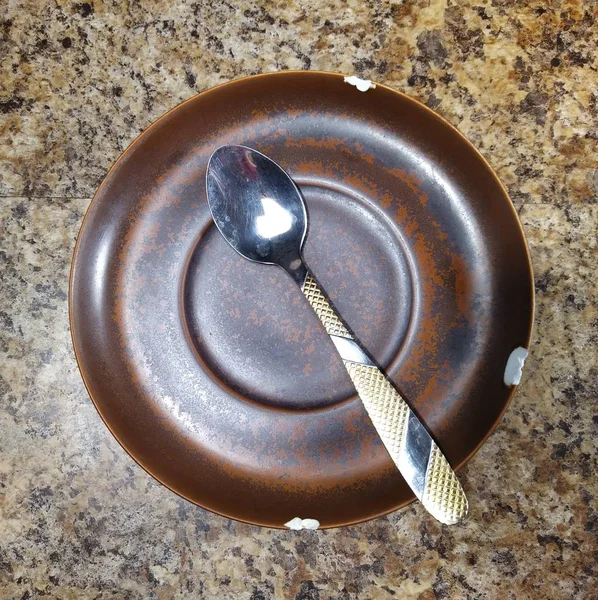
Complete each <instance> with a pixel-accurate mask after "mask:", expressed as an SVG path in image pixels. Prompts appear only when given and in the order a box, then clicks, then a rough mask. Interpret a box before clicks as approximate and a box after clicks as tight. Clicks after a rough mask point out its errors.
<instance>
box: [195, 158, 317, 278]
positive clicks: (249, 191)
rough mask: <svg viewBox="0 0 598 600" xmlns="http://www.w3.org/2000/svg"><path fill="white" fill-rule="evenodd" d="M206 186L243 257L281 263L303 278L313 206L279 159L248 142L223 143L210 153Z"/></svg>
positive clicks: (218, 222) (215, 211) (229, 238)
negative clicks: (307, 204)
mask: <svg viewBox="0 0 598 600" xmlns="http://www.w3.org/2000/svg"><path fill="white" fill-rule="evenodd" d="M206 188H207V195H208V201H209V203H210V210H211V211H212V217H213V218H214V222H215V223H216V226H217V227H218V229H219V231H220V233H221V234H222V235H223V236H224V238H225V239H226V240H227V241H228V243H229V244H230V245H231V246H232V247H233V248H234V249H235V250H236V251H237V252H238V253H239V254H240V255H241V256H243V257H245V258H247V259H249V260H252V261H254V262H259V263H264V264H275V265H278V266H280V267H282V268H283V269H285V270H286V271H287V272H288V273H289V274H290V275H291V276H292V277H293V278H294V279H295V280H296V281H298V282H303V280H304V279H305V269H304V268H303V261H302V259H301V249H302V247H303V242H304V240H305V236H306V233H307V211H306V208H305V202H304V201H303V197H302V196H301V192H300V191H299V188H298V187H297V186H296V185H295V182H294V181H293V180H292V179H291V178H290V177H289V176H288V175H287V173H286V172H285V171H284V170H283V169H281V168H280V167H279V166H278V164H276V163H275V162H274V161H273V160H271V159H269V158H268V157H267V156H264V155H263V154H262V153H261V152H258V151H257V150H254V149H252V148H247V147H246V146H221V147H220V148H218V149H217V150H216V151H215V152H214V153H213V154H212V156H211V157H210V161H209V163H208V169H207V174H206Z"/></svg>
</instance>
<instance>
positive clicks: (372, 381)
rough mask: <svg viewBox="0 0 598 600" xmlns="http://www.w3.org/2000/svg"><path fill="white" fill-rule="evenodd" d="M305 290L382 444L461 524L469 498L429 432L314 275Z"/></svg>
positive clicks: (427, 496) (427, 499)
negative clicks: (347, 323) (346, 324)
mask: <svg viewBox="0 0 598 600" xmlns="http://www.w3.org/2000/svg"><path fill="white" fill-rule="evenodd" d="M301 291H302V292H303V295H304V296H305V298H306V299H307V301H308V302H309V303H310V305H311V307H312V308H313V309H314V311H315V312H316V314H317V315H318V317H319V318H320V321H321V322H322V324H323V325H324V327H325V328H326V331H327V332H328V334H329V335H330V337H331V339H332V341H333V342H334V345H335V346H336V349H337V350H338V352H339V354H340V356H341V358H342V359H343V362H344V364H345V368H346V369H347V372H348V373H349V377H351V380H352V381H353V385H354V386H355V389H356V390H357V393H358V394H359V397H360V398H361V401H362V402H363V405H364V406H365V409H366V411H367V413H368V415H369V417H370V419H371V421H372V423H373V424H374V427H375V428H376V431H377V432H378V435H379V436H380V439H381V440H382V442H383V443H384V446H385V447H386V449H387V450H388V453H389V454H390V457H391V458H392V460H393V462H394V463H395V465H396V466H397V468H398V469H399V471H400V473H401V475H403V477H404V478H405V481H406V482H407V484H408V485H409V487H410V488H411V490H412V491H413V493H414V494H415V495H416V496H417V498H418V499H419V501H420V502H421V503H422V504H423V505H424V507H425V508H426V509H427V510H428V512H429V513H430V514H431V515H432V516H433V517H435V518H436V519H438V520H439V521H440V522H441V523H446V524H448V525H451V524H453V523H457V522H459V521H460V520H461V519H463V518H464V517H465V515H466V514H467V509H468V503H467V498H466V497H465V493H464V492H463V488H462V487H461V484H460V483H459V480H458V479H457V476H456V475H455V473H454V471H453V469H452V468H451V466H450V464H449V463H448V461H447V460H446V458H445V457H444V454H443V453H442V452H441V451H440V449H439V448H438V446H437V445H436V443H435V442H434V440H433V439H432V437H431V436H430V434H429V433H428V430H427V429H426V428H425V427H424V426H423V424H422V423H421V421H420V420H419V419H418V418H417V416H416V415H415V413H414V412H413V411H412V410H411V409H410V408H409V406H408V404H407V403H406V402H405V400H404V399H403V398H402V397H401V395H400V394H399V392H398V391H397V390H396V388H395V387H394V386H393V385H392V383H391V382H390V380H389V379H388V378H387V377H386V376H385V375H384V373H383V372H382V371H381V370H380V369H379V368H378V367H377V366H376V364H375V363H374V361H373V360H372V359H371V358H370V357H369V356H368V355H367V353H366V352H365V351H364V350H363V349H362V348H361V346H360V345H359V344H358V343H357V342H356V341H355V339H354V337H353V336H352V335H351V334H350V333H349V331H348V330H347V327H346V326H345V324H344V323H343V321H342V320H341V318H340V317H339V315H338V314H337V313H336V312H335V310H334V308H333V307H332V306H331V304H330V303H329V301H328V300H327V298H326V296H325V295H324V293H323V292H322V290H321V289H320V287H319V286H318V283H317V282H316V280H315V278H314V277H313V275H312V274H311V273H309V271H308V272H307V276H306V278H305V281H304V283H303V285H302V286H301Z"/></svg>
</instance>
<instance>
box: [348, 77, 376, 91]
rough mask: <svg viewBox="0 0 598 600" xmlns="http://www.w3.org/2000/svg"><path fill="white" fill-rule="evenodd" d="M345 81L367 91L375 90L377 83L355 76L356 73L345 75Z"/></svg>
mask: <svg viewBox="0 0 598 600" xmlns="http://www.w3.org/2000/svg"><path fill="white" fill-rule="evenodd" d="M345 83H348V84H349V85H354V86H355V87H356V88H357V89H358V90H359V91H360V92H367V91H368V90H373V89H375V88H376V84H375V83H374V82H372V81H370V80H369V79H360V78H359V77H355V75H351V77H345Z"/></svg>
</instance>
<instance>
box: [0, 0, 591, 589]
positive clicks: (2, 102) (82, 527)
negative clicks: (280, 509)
mask: <svg viewBox="0 0 598 600" xmlns="http://www.w3.org/2000/svg"><path fill="white" fill-rule="evenodd" d="M597 19H598V5H597V4H596V3H595V2H593V1H592V2H581V1H575V0H567V1H565V2H556V1H554V0H548V1H544V2H536V1H531V2H524V1H520V2H517V1H514V0H493V1H491V2H489V1H486V0H479V2H472V1H464V2H449V1H448V0H447V1H441V0H430V1H422V2H413V1H410V0H406V1H403V2H383V1H379V2H377V1H372V0H370V1H359V0H347V1H341V0H323V1H322V2H304V3H299V2H295V1H294V0H288V1H265V2H261V3H260V2H245V1H242V2H237V3H235V2H232V0H230V1H224V0H212V1H210V2H207V1H206V2H201V1H195V2H192V1H185V0H172V1H169V2H166V1H156V2H134V1H132V0H130V1H127V0H123V1H121V2H119V1H116V0H114V1H113V2H101V1H90V2H83V3H76V2H67V1H64V0H30V1H17V0H3V2H1V3H0V222H1V229H0V377H1V378H0V598H2V599H13V598H14V599H22V600H26V599H29V598H61V599H66V598H73V599H74V598H77V599H79V598H80V599H85V600H87V599H89V600H91V599H108V598H110V599H122V600H125V599H131V600H132V599H138V598H139V599H142V598H143V599H147V598H160V599H162V598H164V599H167V598H168V599H170V598H200V599H204V598H205V599H218V600H227V599H240V600H270V599H274V598H276V599H281V598H291V599H293V600H333V599H334V600H353V599H360V600H361V599H375V600H377V599H391V598H397V599H401V600H403V599H406V600H410V599H413V600H433V599H452V598H457V599H471V600H474V599H515V598H517V599H518V600H519V599H522V598H538V599H547V598H548V599H552V600H559V599H567V600H569V599H571V598H587V599H591V598H596V597H598V577H597V574H596V570H597V567H596V564H597V563H598V543H597V541H596V540H597V535H598V516H597V512H596V511H597V510H598V508H597V496H598V464H597V462H598V461H597V440H598V360H597V359H598V350H597V343H598V314H597V311H596V300H597V296H598V293H597V283H598V274H597V269H596V263H597V259H596V256H597V245H598V244H597V229H598V207H597V201H598V171H597V158H598V151H597V139H598V107H597V95H598V73H597V68H598V61H597V58H596V56H597V53H596V46H597V42H598V23H597V22H596V21H597ZM281 69H320V70H330V71H339V72H343V73H347V74H357V75H360V76H362V77H365V78H370V79H374V80H376V81H379V82H382V83H385V84H388V85H390V86H393V87H395V88H396V89H398V90H401V91H403V92H406V93H408V94H410V95H412V96H414V97H415V98H418V99H420V100H421V101H423V102H424V103H426V104H428V105H429V106H430V107H432V108H433V109H434V110H436V111H437V112H439V113H440V114H441V115H443V116H444V117H446V118H447V119H448V120H449V121H450V122H451V123H453V124H454V125H456V126H457V127H458V128H459V129H460V130H461V131H462V132H463V133H464V134H465V135H466V136H467V137H468V138H469V139H470V140H472V141H473V143H474V144H475V145H476V146H477V147H478V148H479V149H480V150H481V151H482V153H483V154H484V155H485V157H486V158H487V159H488V160H489V162H490V164H491V165H492V166H493V167H494V169H495V170H496V171H497V173H498V175H499V177H500V178H501V179H502V180H503V182H504V183H505V184H506V186H507V187H508V189H509V192H510V194H511V197H512V199H513V202H514V203H515V205H516V207H517V210H518V213H519V217H520V219H521V221H522V223H523V226H524V228H525V231H526V234H527V236H528V240H529V244H530V248H531V252H532V259H533V263H534V268H535V277H536V293H537V312H536V323H535V331H534V340H533V346H532V353H531V357H530V359H529V360H528V362H527V364H526V368H525V372H524V378H523V381H522V384H521V386H520V390H519V392H518V394H517V396H516V398H515V400H514V402H513V403H512V405H511V407H510V409H509V411H508V412H507V415H506V417H505V419H504V421H503V422H502V424H501V425H500V426H499V428H498V429H497V431H496V433H495V434H494V435H493V436H492V437H491V438H490V440H489V441H488V442H487V443H486V444H485V446H484V447H483V448H482V450H481V451H480V452H479V453H478V454H477V455H476V456H475V458H474V459H473V460H472V461H471V462H470V463H469V465H468V466H467V467H466V468H464V469H463V470H462V471H461V475H460V477H461V479H462V481H463V484H464V487H465V489H466V491H467V494H468V496H469V498H470V502H471V516H470V518H469V520H468V521H467V522H466V523H464V524H462V525H459V526H458V527H453V528H447V527H442V526H440V525H439V524H437V523H436V522H434V521H432V520H431V519H430V518H428V517H427V515H426V514H425V513H424V511H423V510H422V508H421V507H420V506H418V505H414V506H411V507H409V508H407V509H405V510H402V511H399V512H396V513H394V514H391V515H389V516H388V517H385V518H381V519H377V520H375V521H371V522H368V523H364V524H362V525H359V526H356V527H351V528H345V529H337V530H329V531H321V532H302V533H300V534H297V533H293V532H284V531H271V530H265V529H259V528H256V527H251V526H248V525H242V524H239V523H236V522H233V521H229V520H227V519H224V518H222V517H218V516H215V515H212V514H210V513H208V512H206V511H204V510H202V509H199V508H196V507H194V506H193V505H190V504H188V503H187V502H185V501H183V500H181V499H179V498H178V497H177V496H175V495H174V494H172V493H171V492H169V491H168V490H166V489H165V488H163V487H161V486H160V485H159V484H157V483H156V482H155V481H154V480H153V479H152V478H150V477H149V476H148V475H146V474H145V472H143V471H142V470H141V469H140V468H139V467H137V465H136V464H135V463H134V462H133V460H132V459H131V458H129V457H128V456H127V455H126V454H125V453H124V452H123V451H122V450H121V448H120V446H119V445H118V444H117V442H116V441H115V440H114V439H113V438H112V436H111V435H110V434H109V432H108V431H107V429H106V428H105V427H104V425H103V424H102V422H101V420H100V419H99V417H98V415H97V413H96V411H95V409H94V408H93V405H92V403H91V401H90V400H89V398H88V397H87V395H86V392H85V389H84V387H83V384H82V382H81V379H80V376H79V374H78V371H77V367H76V363H75V360H74V356H73V352H72V348H71V345H70V337H69V331H68V307H67V299H66V295H67V289H68V271H69V266H70V258H71V253H72V249H73V245H74V241H75V238H76V235H77V232H78V229H79V226H80V223H81V219H82V217H83V214H84V213H85V210H86V208H87V206H88V204H89V202H90V199H91V197H92V195H93V193H94V191H95V189H96V188H97V186H98V184H99V183H100V181H101V180H102V178H103V176H104V175H105V173H106V171H107V169H108V168H109V167H110V165H111V164H112V163H113V161H114V160H115V159H116V158H117V157H118V156H119V154H120V153H121V152H122V151H123V150H124V149H125V148H126V147H127V145H128V144H129V143H130V142H131V141H132V140H133V139H134V138H135V136H137V135H138V134H139V133H140V132H141V131H142V130H143V129H144V128H145V127H146V126H147V125H149V124H150V123H151V122H152V121H153V120H155V119H156V118H157V117H158V116H160V115H161V114H162V113H163V112H165V111H166V110H168V109H170V108H172V107H173V106H175V105H176V104H177V103H179V102H180V101H182V100H184V99H186V98H188V97H190V96H192V95H193V94H196V93H197V92H200V91H202V90H204V89H206V88H209V87H211V86H213V85H215V84H218V83H221V82H224V81H227V80H230V79H232V78H236V77H240V76H243V75H248V74H253V73H259V72H264V71H274V70H281Z"/></svg>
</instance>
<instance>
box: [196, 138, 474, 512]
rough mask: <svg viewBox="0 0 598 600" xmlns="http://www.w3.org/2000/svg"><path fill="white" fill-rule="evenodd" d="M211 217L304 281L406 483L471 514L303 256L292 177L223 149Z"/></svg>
mask: <svg viewBox="0 0 598 600" xmlns="http://www.w3.org/2000/svg"><path fill="white" fill-rule="evenodd" d="M206 188H207V196H208V203H209V205H210V210H211V211H212V217H213V218H214V222H215V223H216V226H217V227H218V229H219V231H220V233H221V234H222V235H223V236H224V238H225V239H226V241H227V242H228V243H229V244H230V245H231V246H232V247H233V248H234V249H235V250H236V251H237V252H238V253H239V254H240V255H241V256H243V257H245V258H247V259H249V260H251V261H254V262H258V263H264V264H269V265H278V266H279V267H282V268H283V269H284V270H285V271H286V272H287V273H288V274H289V275H290V276H291V277H292V278H293V281H295V283H296V284H297V285H298V286H299V288H300V289H301V291H302V292H303V295H304V296H305V298H306V299H307V301H308V302H309V304H310V305H311V307H312V308H313V309H314V311H315V312H316V314H317V315H318V317H319V318H320V321H321V322H322V324H323V325H324V327H325V329H326V331H327V332H328V334H329V335H330V338H331V339H332V341H333V343H334V345H335V346H336V349H337V350H338V353H339V354H340V356H341V358H342V360H343V363H344V365H345V368H346V369H347V372H348V373H349V377H350V378H351V380H352V381H353V385H354V386H355V389H356V390H357V392H358V394H359V397H360V399H361V401H362V402H363V405H364V407H365V409H366V412H367V414H368V415H369V417H370V419H371V421H372V423H373V425H374V427H375V428H376V431H377V432H378V435H379V436H380V439H381V440H382V442H383V444H384V446H385V448H386V449H387V451H388V453H389V454H390V457H391V458H392V460H393V462H394V463H395V465H396V466H397V468H398V469H399V471H400V473H401V475H402V476H403V477H404V479H405V481H406V482H407V484H408V485H409V487H410V488H411V490H412V491H413V493H414V494H415V495H416V497H417V498H418V499H419V500H420V502H421V503H422V504H423V505H424V507H425V508H426V509H427V510H428V512H429V513H430V514H431V515H432V516H434V517H435V518H436V519H438V520H439V521H440V522H441V523H446V524H453V523H457V522H458V521H460V520H461V519H463V517H465V515H466V514H467V509H468V504H467V498H466V497H465V494H464V492H463V489H462V488H461V484H460V483H459V480H458V479H457V476H456V475H455V473H454V471H453V470H452V468H451V466H450V465H449V463H448V461H447V460H446V458H445V457H444V455H443V454H442V452H441V451H440V449H439V448H438V446H437V444H436V443H435V442H434V440H433V439H432V437H431V435H430V433H429V432H428V430H427V429H426V428H425V427H424V425H423V424H422V422H421V421H420V420H419V419H418V417H417V416H416V415H415V413H414V412H413V411H412V410H411V409H410V408H409V405H408V404H407V403H406V402H405V400H404V399H403V398H402V397H401V395H400V394H399V392H398V391H397V389H396V388H395V387H394V386H393V384H392V383H391V381H390V380H389V379H388V378H387V377H386V375H384V373H383V372H382V370H381V369H380V368H379V367H378V366H376V363H375V362H374V360H373V359H372V358H371V356H370V355H369V354H368V352H367V351H366V350H365V349H364V348H363V347H362V346H361V345H360V344H359V342H358V341H357V340H356V339H355V338H354V336H353V335H352V334H351V333H350V330H349V328H348V327H347V326H346V325H345V323H344V321H343V320H342V319H341V318H340V316H339V315H338V314H337V313H336V311H335V309H334V308H333V306H332V305H331V303H330V302H329V300H328V299H327V297H326V296H325V294H324V293H323V292H322V290H321V288H320V286H319V285H318V283H317V281H316V279H315V277H314V276H313V274H312V273H311V272H310V271H309V269H308V268H307V265H306V264H305V262H304V261H303V256H302V248H303V242H304V241H305V236H306V233H307V211H306V208H305V203H304V201H303V197H302V196H301V192H300V191H299V189H298V188H297V186H296V185H295V183H294V182H293V180H292V179H291V177H290V176H289V175H288V174H287V173H286V172H285V171H284V170H283V169H282V167H280V166H279V165H278V164H277V163H275V162H274V161H273V160H271V159H270V158H268V157H267V156H265V155H264V154H262V153H260V152H258V151H257V150H253V149H251V148H247V147H246V146H221V147H220V148H218V149H217V150H216V151H215V152H214V153H213V154H212V156H211V157H210V161H209V163H208V170H207V174H206Z"/></svg>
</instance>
